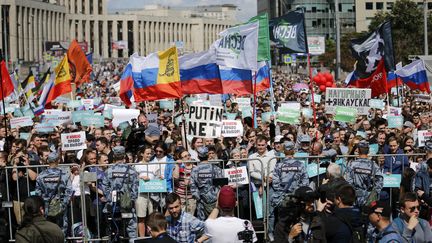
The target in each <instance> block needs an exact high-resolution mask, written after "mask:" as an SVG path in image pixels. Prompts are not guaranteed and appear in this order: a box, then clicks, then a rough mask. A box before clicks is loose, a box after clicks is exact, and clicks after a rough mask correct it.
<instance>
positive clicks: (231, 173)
mask: <svg viewBox="0 0 432 243" xmlns="http://www.w3.org/2000/svg"><path fill="white" fill-rule="evenodd" d="M224 173H225V177H226V178H228V182H229V183H230V184H241V185H247V184H249V177H248V175H247V168H246V166H241V167H237V168H232V169H225V170H224Z"/></svg>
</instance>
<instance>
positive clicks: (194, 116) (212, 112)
mask: <svg viewBox="0 0 432 243" xmlns="http://www.w3.org/2000/svg"><path fill="white" fill-rule="evenodd" d="M222 115H223V107H220V106H191V107H190V108H189V114H188V117H189V121H188V122H187V126H186V130H187V134H188V135H190V136H194V137H201V138H217V137H220V135H221V128H222Z"/></svg>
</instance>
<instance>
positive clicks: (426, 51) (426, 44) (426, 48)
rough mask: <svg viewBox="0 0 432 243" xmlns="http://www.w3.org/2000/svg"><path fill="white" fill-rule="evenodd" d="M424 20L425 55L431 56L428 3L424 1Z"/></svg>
mask: <svg viewBox="0 0 432 243" xmlns="http://www.w3.org/2000/svg"><path fill="white" fill-rule="evenodd" d="M423 19H424V54H425V56H427V55H429V50H428V49H429V47H428V35H427V33H428V32H427V29H428V27H427V24H428V23H427V22H428V21H427V20H428V19H427V1H426V0H423Z"/></svg>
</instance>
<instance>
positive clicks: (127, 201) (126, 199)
mask: <svg viewBox="0 0 432 243" xmlns="http://www.w3.org/2000/svg"><path fill="white" fill-rule="evenodd" d="M129 168H130V167H128V169H127V170H126V173H127V174H128V175H127V178H128V180H129ZM125 180H126V177H125V178H124V179H123V182H122V183H121V184H122V185H124V184H125ZM119 204H120V211H121V212H122V213H128V212H130V211H131V210H132V208H133V204H132V197H131V192H130V190H125V191H124V192H122V193H121V195H120V198H119Z"/></svg>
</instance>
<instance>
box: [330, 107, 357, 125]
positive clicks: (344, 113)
mask: <svg viewBox="0 0 432 243" xmlns="http://www.w3.org/2000/svg"><path fill="white" fill-rule="evenodd" d="M357 111H358V109H355V108H349V107H336V116H335V118H334V119H335V121H340V122H348V123H352V122H355V120H356V117H357Z"/></svg>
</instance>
